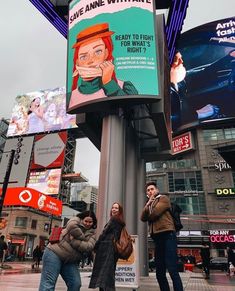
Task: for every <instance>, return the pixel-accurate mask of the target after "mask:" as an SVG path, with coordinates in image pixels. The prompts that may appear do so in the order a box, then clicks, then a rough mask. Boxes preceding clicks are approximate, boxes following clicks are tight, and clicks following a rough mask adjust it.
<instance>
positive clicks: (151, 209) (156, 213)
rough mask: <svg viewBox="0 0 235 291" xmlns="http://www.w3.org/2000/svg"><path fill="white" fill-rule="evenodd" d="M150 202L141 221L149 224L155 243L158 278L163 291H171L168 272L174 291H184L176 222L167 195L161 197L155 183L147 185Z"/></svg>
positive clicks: (143, 212)
mask: <svg viewBox="0 0 235 291" xmlns="http://www.w3.org/2000/svg"><path fill="white" fill-rule="evenodd" d="M146 194H147V197H148V201H147V203H146V204H145V206H144V208H143V210H142V213H141V220H142V221H143V222H148V224H149V232H150V235H151V237H152V239H153V240H154V243H155V263H156V277H157V280H158V284H159V286H160V290H161V291H170V287H169V283H168V280H167V277H166V270H168V271H169V274H170V276H171V279H172V282H173V287H174V291H183V285H182V281H181V278H180V276H179V273H178V269H177V241H176V231H175V226H174V221H173V218H172V216H171V213H170V211H169V210H170V208H171V203H170V199H169V198H168V197H167V196H166V195H161V194H160V193H159V189H158V188H157V185H156V183H155V182H152V181H151V182H148V183H147V184H146Z"/></svg>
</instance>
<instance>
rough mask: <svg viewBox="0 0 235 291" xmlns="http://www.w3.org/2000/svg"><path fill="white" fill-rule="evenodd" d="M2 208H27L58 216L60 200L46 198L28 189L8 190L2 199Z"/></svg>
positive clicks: (59, 213)
mask: <svg viewBox="0 0 235 291" xmlns="http://www.w3.org/2000/svg"><path fill="white" fill-rule="evenodd" d="M4 206H27V207H32V208H35V209H39V210H41V211H44V212H47V213H50V214H53V215H57V216H60V215H61V214H62V202H61V200H58V199H55V198H52V197H50V196H46V195H44V194H43V193H41V192H39V191H37V190H35V189H30V188H25V187H16V188H8V189H7V192H6V196H5V199H4Z"/></svg>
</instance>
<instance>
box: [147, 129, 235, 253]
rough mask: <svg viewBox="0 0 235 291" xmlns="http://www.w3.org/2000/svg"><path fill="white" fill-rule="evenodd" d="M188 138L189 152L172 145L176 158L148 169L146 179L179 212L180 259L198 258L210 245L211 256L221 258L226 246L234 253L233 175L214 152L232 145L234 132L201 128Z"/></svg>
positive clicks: (234, 176) (178, 145)
mask: <svg viewBox="0 0 235 291" xmlns="http://www.w3.org/2000/svg"><path fill="white" fill-rule="evenodd" d="M187 134H188V136H190V138H191V141H190V144H191V146H185V143H183V142H182V138H181V139H178V140H177V139H176V142H175V144H173V148H174V147H178V148H177V149H176V150H175V152H177V153H176V154H174V155H173V156H172V158H171V159H169V160H165V161H157V162H152V163H147V166H146V171H147V174H146V179H147V180H153V181H156V182H157V184H158V187H159V189H160V191H161V193H165V194H167V195H169V197H170V199H171V200H172V201H175V202H177V203H178V204H179V205H180V207H181V208H182V210H183V212H182V222H183V225H184V228H183V230H182V231H180V233H179V235H178V241H179V252H180V253H181V254H183V255H185V254H192V255H194V256H196V257H198V256H199V249H200V246H201V243H202V242H203V241H210V242H211V245H212V254H213V255H214V256H218V255H223V254H224V252H225V249H226V246H231V247H233V248H234V247H235V236H234V234H235V225H234V224H235V215H234V207H235V199H234V198H235V191H234V190H235V188H234V184H235V172H234V171H233V170H232V169H231V167H230V166H229V164H228V163H227V162H226V161H225V160H224V159H223V158H222V157H221V156H220V155H219V152H218V148H219V147H220V146H221V145H223V144H224V143H225V142H229V143H230V144H233V143H234V144H235V128H234V127H221V126H220V127H219V128H218V127H217V128H216V127H215V128H206V127H202V128H196V129H193V130H192V131H190V132H187ZM187 148H188V149H187Z"/></svg>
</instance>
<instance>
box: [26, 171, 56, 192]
mask: <svg viewBox="0 0 235 291" xmlns="http://www.w3.org/2000/svg"><path fill="white" fill-rule="evenodd" d="M60 180H61V169H50V170H45V171H33V172H30V175H29V181H28V183H27V187H28V188H32V189H35V190H37V191H40V192H42V193H43V194H45V195H56V194H58V193H59V189H60Z"/></svg>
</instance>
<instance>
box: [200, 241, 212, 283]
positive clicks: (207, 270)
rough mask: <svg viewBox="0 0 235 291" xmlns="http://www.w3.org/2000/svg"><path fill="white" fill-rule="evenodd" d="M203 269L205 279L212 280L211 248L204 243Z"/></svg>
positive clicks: (202, 253)
mask: <svg viewBox="0 0 235 291" xmlns="http://www.w3.org/2000/svg"><path fill="white" fill-rule="evenodd" d="M200 254H201V258H202V267H203V270H204V272H205V275H206V276H205V279H210V246H209V244H208V243H206V242H203V243H202V247H201V252H200Z"/></svg>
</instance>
